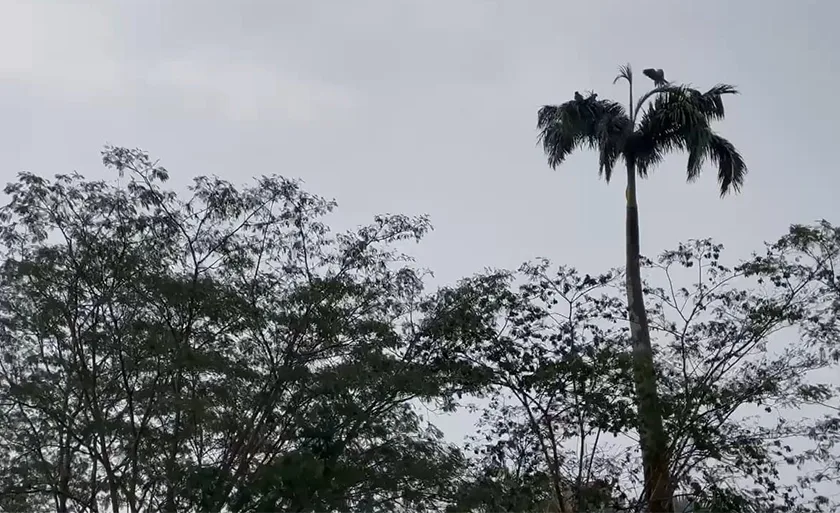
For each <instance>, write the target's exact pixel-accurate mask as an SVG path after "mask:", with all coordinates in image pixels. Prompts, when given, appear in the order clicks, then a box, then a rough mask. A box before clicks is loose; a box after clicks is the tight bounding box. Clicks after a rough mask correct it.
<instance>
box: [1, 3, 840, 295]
mask: <svg viewBox="0 0 840 513" xmlns="http://www.w3.org/2000/svg"><path fill="white" fill-rule="evenodd" d="M838 19H840V2H836V1H834V0H822V1H817V0H810V1H808V0H797V1H780V0H763V1H762V0H739V1H731V0H730V1H724V0H705V1H704V2H693V1H689V0H660V1H652V0H644V1H642V0H635V1H632V2H630V1H627V0H614V1H606V0H602V1H593V0H589V1H579V2H569V1H560V0H539V1H537V0H532V1H528V0H516V1H514V0H508V1H504V2H503V1H500V0H495V1H494V0H483V1H482V0H424V1H421V0H415V1H404V0H378V1H377V0H352V1H351V0H301V1H296V2H293V1H270V0H264V1H254V0H250V1H243V0H239V1H233V0H229V1H222V0H216V1H212V2H211V1H207V0H203V1H199V0H134V1H129V0H120V1H117V0H112V1H104V0H101V1H94V0H89V1H74V0H55V1H49V0H0V112H2V117H1V118H0V172H2V177H0V178H2V182H7V181H10V180H12V179H13V178H14V175H15V173H17V172H18V171H21V170H29V171H33V172H36V173H42V174H49V175H52V174H54V173H60V172H68V171H72V170H78V171H79V172H82V173H83V174H86V175H88V176H101V173H102V171H101V165H100V164H99V151H100V149H101V147H102V145H103V144H105V143H113V144H117V145H125V146H130V147H141V148H143V149H145V150H147V151H149V152H150V153H151V154H152V155H153V156H155V157H158V158H160V159H161V160H162V163H163V164H164V165H165V166H166V167H167V168H168V169H169V170H170V173H171V174H172V175H173V180H174V181H175V182H176V183H185V182H186V181H187V180H189V178H190V177H192V176H193V175H196V174H218V175H220V176H222V177H224V178H227V179H230V180H234V181H238V182H241V181H243V180H246V179H248V178H250V177H252V176H254V175H260V174H264V173H273V172H276V173H280V174H284V175H287V176H291V177H299V178H302V179H304V180H305V182H306V183H307V184H308V189H309V190H310V191H311V192H315V193H319V194H321V195H325V196H327V197H332V198H336V199H337V200H338V201H339V205H340V207H339V211H338V212H339V213H340V223H341V224H342V225H344V226H347V225H355V224H358V223H362V222H365V221H367V220H368V219H369V218H370V217H371V216H372V215H373V214H376V213H380V212H400V213H407V214H421V213H428V214H430V215H431V217H432V221H433V223H434V224H435V226H436V230H435V232H433V233H432V234H431V235H430V236H429V237H428V239H427V240H426V241H425V242H424V243H423V244H422V245H420V246H418V247H417V248H416V250H415V255H416V256H417V257H418V259H419V262H420V263H421V264H422V265H424V266H428V267H430V268H432V269H433V270H434V271H435V272H436V274H437V279H438V280H440V281H442V282H450V281H452V280H455V279H457V278H459V277H462V276H465V275H468V274H470V273H473V272H475V271H479V270H481V268H483V267H485V266H492V267H505V268H511V267H515V266H517V265H518V264H519V263H521V262H522V261H523V260H527V259H530V258H533V257H535V256H546V257H550V258H552V259H553V260H555V261H559V262H563V263H568V264H572V265H576V266H582V267H583V268H584V270H586V271H596V272H597V271H600V270H603V269H604V268H606V267H611V266H615V265H621V264H622V260H623V257H622V255H623V207H624V199H623V197H624V185H623V180H621V179H620V176H619V179H618V180H616V183H613V184H612V185H611V186H609V187H607V186H606V185H605V184H604V183H603V182H601V181H599V180H598V179H597V160H596V157H595V155H593V154H589V153H582V154H579V155H576V156H574V157H573V158H571V159H570V160H569V161H568V163H567V164H566V165H565V166H564V167H563V168H561V169H560V170H558V171H556V172H552V171H551V170H550V169H549V168H548V167H547V166H546V165H545V161H544V158H543V156H542V153H541V150H540V149H539V148H537V147H536V146H535V136H536V132H535V127H534V125H535V121H536V111H537V109H538V108H539V107H540V106H541V105H542V104H544V103H560V102H563V101H566V100H567V99H570V98H571V97H572V94H573V93H574V91H575V90H581V91H584V90H587V89H595V90H596V91H597V92H599V93H600V94H601V96H612V97H614V98H617V99H622V100H623V99H624V98H625V97H626V91H625V89H624V87H623V86H619V85H612V79H613V77H614V76H615V74H616V68H617V66H618V65H619V64H622V63H625V62H630V63H631V64H632V65H633V66H634V67H635V68H636V70H637V71H639V70H641V69H643V68H646V67H657V68H664V69H665V70H666V72H667V76H668V77H669V78H671V79H672V80H678V81H683V82H691V83H693V84H695V85H697V86H699V87H707V86H711V85H713V84H714V83H716V82H728V83H734V84H736V85H737V86H739V87H740V88H741V90H742V91H743V94H742V95H741V96H738V97H735V98H732V99H731V100H730V101H729V103H728V104H727V107H728V113H729V118H728V119H727V120H726V121H725V122H724V123H722V125H721V126H720V127H719V130H720V131H721V132H722V133H723V134H724V135H726V136H727V137H729V138H730V139H731V140H732V141H734V142H735V143H736V145H738V146H739V148H740V149H741V151H742V152H743V154H744V156H745V157H746V159H747V162H748V165H749V167H750V174H749V177H748V180H747V183H746V188H745V191H744V193H743V194H742V195H740V196H736V197H729V198H726V199H723V200H721V199H720V198H719V197H718V195H717V185H716V183H715V177H714V174H713V172H710V173H707V174H706V175H705V176H704V177H703V179H702V180H701V181H700V182H698V183H695V184H693V185H686V184H685V180H684V176H685V172H684V156H674V157H672V158H670V159H668V160H667V161H666V162H665V163H664V164H663V165H662V166H661V167H660V168H659V169H658V170H657V171H656V172H655V173H654V174H653V176H652V177H651V179H650V180H648V181H645V182H642V184H641V191H640V202H641V216H642V244H643V252H645V253H647V254H653V253H655V252H657V251H659V250H661V249H664V248H665V247H670V246H671V245H674V244H676V242H677V241H679V240H683V239H687V238H691V237H714V238H716V239H717V240H718V241H720V242H723V243H724V244H726V245H727V247H729V248H730V250H731V251H730V252H729V254H730V256H737V255H744V254H746V253H747V252H749V251H751V250H753V249H759V248H760V245H761V242H762V241H763V240H768V239H775V238H776V237H777V236H779V235H781V233H782V232H783V231H785V230H786V228H787V226H788V224H790V223H792V222H810V221H813V220H816V219H819V218H827V219H829V220H831V221H833V222H838V221H840V219H838V214H840V209H838V206H837V205H838V200H837V197H838V194H839V193H840V175H839V174H838V172H837V168H836V166H835V159H834V157H835V151H836V150H837V146H836V145H837V136H838V129H837V122H836V120H837V119H840V106H838V105H840V104H838V102H837V101H836V100H834V99H833V96H834V90H835V89H836V88H837V82H838V79H840V67H839V66H838V64H840V62H839V60H840V57H838V49H840V35H838V30H837V26H836V21H837V20H838ZM639 81H640V82H641V84H642V85H645V86H646V85H647V81H646V79H645V78H644V77H642V76H641V74H639Z"/></svg>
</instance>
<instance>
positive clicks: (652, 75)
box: [642, 68, 668, 87]
mask: <svg viewBox="0 0 840 513" xmlns="http://www.w3.org/2000/svg"><path fill="white" fill-rule="evenodd" d="M642 73H644V74H645V76H646V77H648V78H649V79H651V80H653V83H654V85H655V86H656V87H662V86H664V85H668V81H667V80H665V72H664V71H662V70H661V69H653V68H648V69H646V70H642Z"/></svg>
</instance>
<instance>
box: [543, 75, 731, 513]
mask: <svg viewBox="0 0 840 513" xmlns="http://www.w3.org/2000/svg"><path fill="white" fill-rule="evenodd" d="M645 74H646V75H647V76H649V77H651V78H653V79H654V81H655V83H656V87H655V88H654V89H653V90H651V91H649V92H647V93H645V94H644V95H642V96H641V98H639V99H638V101H636V99H635V98H634V96H633V85H634V83H633V73H632V71H631V68H630V66H629V65H627V66H622V67H621V71H620V74H619V76H618V77H616V81H618V80H621V79H624V80H626V81H627V83H628V86H629V92H630V99H629V103H628V106H627V108H626V109H625V108H624V107H623V106H622V105H621V104H620V103H617V102H614V101H611V100H605V99H598V97H597V95H596V94H595V93H592V94H590V95H589V96H588V97H586V98H584V97H583V96H582V95H581V94H579V93H575V98H574V99H573V100H571V101H568V102H566V103H563V104H561V105H547V106H544V107H543V108H542V109H540V111H539V113H538V120H537V127H538V129H539V130H540V136H539V138H540V141H541V142H542V144H543V148H544V151H545V154H546V156H547V158H548V163H549V165H550V166H551V167H552V168H556V167H557V166H559V165H560V164H562V163H563V162H564V160H565V159H566V157H567V156H568V155H569V154H571V153H572V152H573V151H574V150H575V149H577V148H580V147H589V148H593V149H596V150H597V151H598V153H599V161H600V167H599V174H600V175H602V176H603V177H604V179H605V180H606V181H607V182H609V181H610V178H611V177H612V172H613V168H614V167H615V164H616V162H617V161H618V160H619V158H621V159H623V161H624V164H625V167H626V171H627V212H626V224H627V227H626V228H627V230H626V266H627V267H626V269H627V303H628V309H629V311H630V330H631V337H632V342H633V347H634V351H633V362H634V375H635V380H636V389H637V392H636V394H637V400H638V410H639V416H640V418H641V422H640V425H639V429H640V445H641V449H642V454H643V455H644V457H643V459H644V473H645V481H646V483H648V492H647V495H646V497H647V500H648V503H649V505H650V506H649V507H650V509H651V511H653V512H656V513H658V512H670V511H672V510H673V505H672V502H673V479H672V477H671V476H670V475H669V472H668V464H667V463H668V454H667V447H668V439H667V437H666V435H665V430H664V427H663V419H662V413H661V411H660V406H659V397H658V394H657V384H656V375H655V373H654V370H653V368H654V365H653V350H652V346H651V339H650V328H649V326H648V319H647V312H646V309H645V305H644V296H643V291H642V278H641V274H640V272H641V271H640V253H639V251H640V249H639V213H638V204H637V200H636V175H637V174H638V175H639V176H641V177H646V176H647V174H648V172H649V171H651V170H652V169H653V167H654V166H656V165H657V164H658V163H659V162H661V161H662V159H663V158H664V156H665V154H666V153H668V152H670V151H674V150H683V151H686V152H687V153H688V168H687V174H688V180H689V181H692V180H695V179H696V178H697V177H698V176H699V174H700V171H701V168H702V165H703V163H704V162H705V161H706V159H707V158H708V159H711V160H712V161H713V162H715V163H716V165H717V167H718V181H719V182H720V189H721V195H724V194H726V193H727V192H729V191H730V190H735V191H738V190H739V189H740V187H741V185H742V184H743V181H744V177H745V175H746V172H747V166H746V164H745V163H744V160H743V158H742V157H741V155H740V154H739V153H738V151H737V150H736V149H735V147H734V146H733V145H732V143H730V142H729V141H728V140H726V139H724V138H723V137H721V136H720V135H718V134H717V133H715V132H714V130H713V129H712V127H711V123H712V121H714V120H717V119H722V118H723V117H724V107H723V96H724V95H727V94H734V93H735V92H736V90H735V88H734V87H732V86H730V85H725V84H721V85H717V86H715V87H713V88H711V89H710V90H708V91H706V92H701V91H699V90H697V89H693V88H691V87H687V86H684V85H675V84H670V83H668V82H666V81H665V80H664V74H663V73H662V71H661V70H645ZM648 101H650V102H649V103H648Z"/></svg>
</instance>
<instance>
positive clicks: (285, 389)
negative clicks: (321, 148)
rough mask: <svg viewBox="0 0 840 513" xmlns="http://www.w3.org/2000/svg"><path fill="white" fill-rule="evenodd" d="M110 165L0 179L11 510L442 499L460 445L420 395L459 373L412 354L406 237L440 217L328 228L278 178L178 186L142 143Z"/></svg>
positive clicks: (108, 155)
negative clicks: (184, 193) (446, 438)
mask: <svg viewBox="0 0 840 513" xmlns="http://www.w3.org/2000/svg"><path fill="white" fill-rule="evenodd" d="M103 161H104V163H105V164H106V165H107V166H108V167H109V168H112V169H115V170H116V171H117V172H118V173H119V174H120V175H123V176H125V177H126V178H127V184H126V185H125V186H123V187H118V186H116V185H114V184H113V183H110V182H102V181H99V182H92V181H86V180H84V179H83V177H81V176H79V175H75V174H74V175H59V176H57V177H56V178H55V179H54V180H52V181H50V180H46V179H43V178H40V177H37V176H34V175H31V174H21V175H20V177H19V180H18V182H17V183H14V184H11V185H9V186H8V187H7V188H6V193H7V194H8V195H9V198H10V201H9V203H8V204H7V205H6V206H5V207H4V208H3V210H2V218H1V220H2V224H0V237H2V240H3V243H4V244H3V246H4V247H5V251H4V253H3V261H2V274H0V312H2V315H1V316H0V318H2V331H0V336H2V346H1V347H2V348H1V349H0V352H2V355H1V356H2V365H1V366H0V381H2V387H0V389H2V390H3V392H2V396H0V403H2V405H3V408H2V411H0V445H2V448H0V452H1V453H3V454H4V455H7V456H6V457H5V458H4V459H3V460H2V461H0V510H30V511H38V510H46V509H52V508H56V509H57V510H59V511H70V510H73V511H94V510H96V509H97V508H99V507H108V508H110V509H112V510H113V511H117V510H119V511H132V512H134V511H141V510H143V511H145V510H161V509H162V510H169V511H174V510H176V509H177V510H182V511H186V510H202V511H221V510H225V511H265V510H267V509H272V510H287V509H291V510H297V511H327V510H359V511H362V510H364V511H384V510H393V508H394V507H396V506H397V505H402V506H403V507H412V508H422V507H428V506H430V505H432V504H434V503H435V501H437V500H438V497H439V495H441V494H443V493H444V492H445V491H446V489H447V487H448V486H449V483H450V481H451V477H452V476H453V475H455V474H456V473H457V472H458V470H459V468H460V465H461V458H460V454H459V452H458V451H457V450H456V449H454V448H453V447H451V446H449V445H447V444H446V443H444V442H443V441H442V440H441V435H440V433H439V432H437V431H435V430H434V429H431V428H430V427H428V426H425V425H424V423H423V422H422V421H421V420H420V417H418V415H417V414H416V413H415V412H414V411H413V409H412V408H411V407H410V406H409V402H410V401H412V400H418V399H423V400H434V399H436V398H440V397H444V398H446V397H449V395H451V394H449V393H448V392H446V391H447V390H448V389H450V388H451V386H450V385H448V383H449V381H448V376H447V375H446V373H445V372H443V371H439V370H438V368H437V367H436V366H435V364H432V363H430V362H428V361H426V360H423V359H420V358H418V357H417V353H416V351H412V345H416V343H417V337H418V336H419V335H417V333H416V329H415V328H413V326H414V325H415V324H416V323H415V322H414V321H412V319H413V318H420V317H421V316H422V313H421V312H420V305H421V304H422V303H423V301H425V299H424V297H423V296H422V283H421V279H420V278H421V276H420V275H419V274H418V273H417V272H416V271H414V270H413V269H412V268H411V267H409V266H408V265H407V259H406V258H405V257H404V256H402V255H401V254H399V253H398V252H396V251H395V250H394V249H393V247H394V243H395V242H398V241H402V240H411V239H419V238H420V237H421V236H422V235H423V234H424V233H425V232H426V231H427V230H428V229H429V225H428V222H427V220H426V219H424V218H416V219H412V218H408V217H405V216H380V217H377V218H376V219H375V220H374V222H373V223H372V224H371V225H370V226H365V227H362V228H360V229H358V230H356V231H351V232H347V233H340V234H336V235H332V234H330V232H329V231H328V229H327V227H326V226H325V225H324V224H323V222H322V221H321V218H322V217H323V216H324V215H326V214H327V213H329V212H330V211H331V210H332V208H333V206H334V205H333V203H332V202H330V201H326V200H324V199H322V198H319V197H317V196H312V195H309V194H307V193H306V192H304V191H302V190H301V189H300V187H299V185H298V184H297V183H296V182H294V181H291V180H287V179H284V178H282V177H276V176H272V177H262V178H260V179H259V180H258V181H257V183H256V184H255V185H254V186H251V187H247V188H236V187H234V186H233V185H232V184H230V183H227V182H225V181H222V180H220V179H217V178H210V177H199V178H196V179H195V180H194V181H193V183H192V185H191V186H190V187H189V191H188V192H189V197H188V198H187V199H181V198H180V197H179V196H178V195H177V194H175V193H174V192H173V191H170V190H165V189H163V188H162V184H163V182H164V181H165V180H166V178H167V172H166V170H165V169H163V168H162V167H160V166H158V165H157V164H156V163H154V162H152V161H151V160H150V159H149V157H148V156H147V155H146V154H144V153H142V152H140V151H137V150H126V149H122V148H108V149H107V150H106V151H105V152H104V154H103ZM438 335H439V336H445V335H446V334H445V333H439V334H438ZM450 381H451V380H450ZM445 392H446V393H445ZM106 505H107V506H106Z"/></svg>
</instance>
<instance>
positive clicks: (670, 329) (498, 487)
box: [430, 228, 840, 513]
mask: <svg viewBox="0 0 840 513" xmlns="http://www.w3.org/2000/svg"><path fill="white" fill-rule="evenodd" d="M796 230H797V233H802V232H803V230H804V229H803V228H797V229H796ZM821 230H823V231H825V230H829V228H822V229H821ZM830 230H834V229H833V228H831V229H830ZM830 233H832V234H834V236H836V232H835V231H831V232H830ZM788 240H789V237H786V238H784V239H782V241H781V242H780V243H779V244H776V245H773V246H771V249H770V256H767V255H763V256H755V257H754V258H751V259H750V260H748V261H746V262H744V263H742V264H741V265H739V266H737V267H734V268H729V267H726V266H724V265H723V264H722V263H721V260H720V258H721V254H722V250H723V248H722V247H721V246H720V245H717V244H715V243H713V242H712V241H710V240H696V241H690V242H688V243H685V244H681V245H679V246H678V247H677V248H676V249H675V250H671V251H665V252H663V253H662V254H661V255H660V256H659V258H658V259H657V260H655V261H653V260H648V259H644V260H643V262H642V263H643V264H644V266H645V267H646V268H647V269H648V270H649V272H650V274H651V278H650V279H651V282H656V283H658V286H654V285H652V284H646V285H645V291H646V294H647V295H648V296H649V297H650V298H651V301H650V302H649V308H648V309H649V312H648V314H649V318H650V320H651V321H650V327H651V330H652V334H653V336H654V340H655V342H656V345H655V346H654V347H655V350H654V357H655V362H656V372H657V376H658V379H659V383H660V389H661V392H662V395H661V400H660V401H661V403H660V404H661V409H662V414H663V425H664V429H665V430H666V433H667V435H668V439H669V440H670V444H669V447H668V456H669V460H668V465H669V473H670V474H671V476H673V479H674V483H675V495H676V499H675V504H676V505H679V506H680V508H682V510H685V511H723V510H725V511H733V512H745V513H746V512H756V511H790V512H793V511H828V510H830V509H827V508H826V506H824V505H823V502H824V500H826V499H825V498H824V497H821V495H820V493H819V490H818V487H817V486H816V485H817V484H818V483H816V479H815V478H813V476H812V478H811V479H808V480H806V479H800V480H798V481H796V480H790V479H786V478H785V477H784V471H785V469H787V472H789V473H790V472H791V471H795V469H796V467H797V466H800V467H802V466H804V465H806V464H808V463H809V462H814V461H823V462H824V463H827V464H830V461H831V460H830V457H829V454H830V449H831V448H832V447H833V443H834V441H835V440H836V439H837V438H836V428H834V429H835V431H833V433H834V438H832V431H831V428H832V426H833V425H829V424H831V423H830V422H829V421H821V422H819V423H817V424H816V425H815V424H814V423H813V422H811V421H809V420H808V419H807V418H802V416H801V415H798V412H799V410H800V409H801V408H802V407H804V406H807V405H809V404H813V403H815V402H819V403H820V404H828V405H829V406H830V405H836V404H837V398H838V390H837V388H836V386H832V385H830V384H826V383H822V382H821V379H820V378H821V377H822V378H825V377H826V376H831V375H832V374H833V373H836V371H837V369H838V358H837V354H838V353H837V351H838V347H840V346H838V344H837V341H838V339H837V338H836V336H835V335H836V333H837V331H836V328H837V326H838V324H837V322H838V321H837V319H838V317H837V310H836V305H837V303H836V299H837V296H836V295H831V294H830V293H829V292H830V285H832V283H833V282H831V281H830V279H829V278H828V276H829V274H828V273H827V272H825V269H828V268H830V265H833V264H830V263H829V260H828V259H826V258H825V255H826V254H830V255H833V256H832V257H831V258H834V259H836V258H837V255H838V252H836V251H835V250H836V248H837V247H840V246H837V245H834V246H830V247H829V246H828V245H826V244H825V243H824V242H823V243H822V244H818V243H816V242H815V243H814V245H815V247H817V246H818V247H820V248H822V249H821V250H820V252H815V251H811V253H812V254H813V255H815V256H814V257H812V258H811V259H806V258H805V256H804V255H800V254H796V253H786V256H785V258H784V259H782V258H781V257H780V256H779V255H778V254H779V252H780V251H782V250H781V249H779V248H782V247H787V246H786V245H787V244H789V242H787V241H788ZM785 251H787V250H785ZM797 257H798V260H797ZM835 261H836V260H835ZM521 271H522V272H520V273H516V274H513V273H492V274H489V275H484V276H479V277H476V278H473V279H470V280H466V281H464V282H463V283H462V284H461V285H460V286H459V287H455V288H453V289H452V290H450V291H449V292H448V293H447V294H441V295H440V296H438V297H446V298H448V300H447V301H446V302H445V304H447V305H451V304H453V303H457V301H456V300H455V299H453V298H456V297H457V298H460V299H459V300H460V301H461V302H462V304H464V305H469V304H473V305H476V306H474V307H473V308H474V310H473V312H472V314H471V315H472V319H473V321H472V322H471V323H470V325H471V326H472V328H471V329H470V330H468V331H467V332H464V333H461V334H460V336H459V338H458V339H456V340H452V341H451V342H449V344H450V345H443V346H442V347H437V348H436V349H435V350H439V351H442V355H443V354H446V355H448V356H447V357H448V358H449V359H450V360H451V361H452V362H453V363H452V364H451V365H456V364H457V365H461V366H463V367H471V368H473V369H474V370H473V372H472V373H471V374H470V373H467V372H463V374H464V375H481V376H484V378H483V380H484V382H485V383H487V389H486V390H487V392H486V393H487V395H488V396H489V398H490V403H489V407H488V408H487V409H485V411H484V413H483V419H482V420H483V430H482V434H483V435H484V436H483V437H479V438H477V439H476V440H475V448H476V450H477V454H476V456H475V457H474V458H473V465H472V470H471V472H470V474H469V476H468V477H467V478H466V479H465V481H464V482H462V484H461V492H460V495H458V496H457V497H458V499H457V500H456V501H455V506H454V508H455V509H456V510H458V511H491V510H495V511H499V510H504V511H519V510H521V511H538V510H540V509H541V508H542V510H543V511H545V509H544V508H545V503H546V501H548V500H550V501H553V502H554V503H555V508H556V510H557V511H561V512H563V513H571V512H578V511H592V510H593V508H597V507H599V505H600V507H605V508H608V510H611V511H620V510H621V511H623V510H627V508H630V509H631V510H632V509H635V508H638V507H642V506H645V505H646V504H647V502H646V501H647V497H646V495H647V492H646V490H645V482H644V480H642V481H641V482H639V479H638V472H636V468H637V457H638V456H637V455H636V453H635V451H634V450H633V449H632V448H633V447H634V446H635V444H630V445H629V446H628V444H627V441H628V440H630V441H633V442H636V441H637V440H634V433H635V432H637V431H638V422H640V420H639V419H638V417H637V416H635V415H632V414H631V412H632V410H633V398H634V396H635V389H634V384H633V373H632V355H631V351H629V350H628V344H627V340H626V337H625V336H624V335H623V333H624V332H623V331H622V330H621V329H619V323H623V322H626V309H624V308H623V305H624V302H623V301H622V299H621V297H620V295H619V293H618V290H617V289H619V288H621V287H620V286H619V284H618V280H619V279H620V278H621V275H620V273H617V272H615V271H611V272H608V273H604V274H603V275H594V274H593V275H582V273H578V272H576V271H574V270H572V269H569V268H565V267H560V268H559V269H557V270H556V271H551V269H550V267H549V265H548V264H547V263H546V262H538V263H537V264H531V265H527V266H524V267H523V268H522V270H521ZM832 276H833V275H832ZM473 295H480V296H481V297H483V298H485V301H484V303H483V305H484V306H483V308H482V307H480V306H478V304H477V303H476V302H475V301H473V299H472V296H473ZM447 311H450V312H451V311H453V309H451V308H447ZM492 311H495V312H496V315H495V316H493V315H492V314H491V312H492ZM461 317H465V315H463V314H462V315H461ZM430 318H434V316H430ZM828 334H830V336H829V335H828ZM797 417H799V418H797ZM832 418H836V417H832ZM819 426H821V427H822V428H823V430H822V431H819V440H818V443H817V444H814V443H813V442H811V443H808V444H806V443H804V442H805V441H806V439H807V438H808V437H809V436H817V433H818V431H817V429H818V427H819ZM815 446H816V448H815ZM827 451H828V452H827ZM823 473H825V471H824V470H823ZM596 490H597V491H599V493H600V495H597V494H596V496H597V499H598V504H593V502H592V499H593V497H592V495H590V494H589V492H591V491H596ZM604 494H606V495H604ZM821 508H822V509H821Z"/></svg>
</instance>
